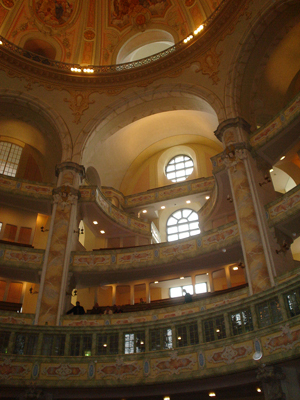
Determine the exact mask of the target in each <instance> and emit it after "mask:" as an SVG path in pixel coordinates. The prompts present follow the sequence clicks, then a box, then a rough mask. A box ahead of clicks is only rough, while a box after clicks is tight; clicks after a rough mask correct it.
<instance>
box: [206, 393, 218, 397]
mask: <svg viewBox="0 0 300 400" xmlns="http://www.w3.org/2000/svg"><path fill="white" fill-rule="evenodd" d="M208 395H209V397H216V393H215V392H209V393H208Z"/></svg>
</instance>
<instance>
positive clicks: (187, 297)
mask: <svg viewBox="0 0 300 400" xmlns="http://www.w3.org/2000/svg"><path fill="white" fill-rule="evenodd" d="M183 295H184V302H185V303H191V302H192V301H193V298H192V295H191V294H190V293H188V292H187V291H186V290H185V289H183Z"/></svg>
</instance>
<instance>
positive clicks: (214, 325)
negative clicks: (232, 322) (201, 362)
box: [202, 315, 227, 343]
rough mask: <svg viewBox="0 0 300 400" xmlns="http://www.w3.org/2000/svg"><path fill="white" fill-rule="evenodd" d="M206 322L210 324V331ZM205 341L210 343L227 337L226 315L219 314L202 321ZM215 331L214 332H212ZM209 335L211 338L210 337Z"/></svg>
mask: <svg viewBox="0 0 300 400" xmlns="http://www.w3.org/2000/svg"><path fill="white" fill-rule="evenodd" d="M206 324H210V325H211V326H210V327H209V331H207V329H206ZM202 331H203V342H204V343H210V342H214V341H216V340H222V339H226V337H227V335H226V328H225V318H224V315H217V316H216V317H213V318H208V319H205V320H203V321H202ZM212 333H213V334H212ZM208 336H209V339H208Z"/></svg>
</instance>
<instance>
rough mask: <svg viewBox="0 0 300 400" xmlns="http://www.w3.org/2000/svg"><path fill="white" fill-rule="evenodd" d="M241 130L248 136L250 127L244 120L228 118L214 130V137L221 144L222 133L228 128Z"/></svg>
mask: <svg viewBox="0 0 300 400" xmlns="http://www.w3.org/2000/svg"><path fill="white" fill-rule="evenodd" d="M237 127H239V128H242V129H243V130H244V131H246V132H247V133H249V134H250V128H251V125H250V124H249V123H248V122H247V121H246V120H244V118H241V117H236V118H229V119H226V120H225V121H223V122H221V123H220V125H219V126H218V128H217V129H216V130H215V136H216V137H217V138H218V139H219V140H220V141H221V142H222V137H223V134H224V132H225V131H226V130H227V129H229V128H237Z"/></svg>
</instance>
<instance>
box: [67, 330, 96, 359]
mask: <svg viewBox="0 0 300 400" xmlns="http://www.w3.org/2000/svg"><path fill="white" fill-rule="evenodd" d="M73 339H76V343H75V340H73ZM86 339H88V340H86ZM92 348H93V335H92V334H91V333H87V334H80V333H74V334H73V333H72V334H71V335H70V343H69V356H71V357H90V356H92ZM86 353H90V354H86Z"/></svg>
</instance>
